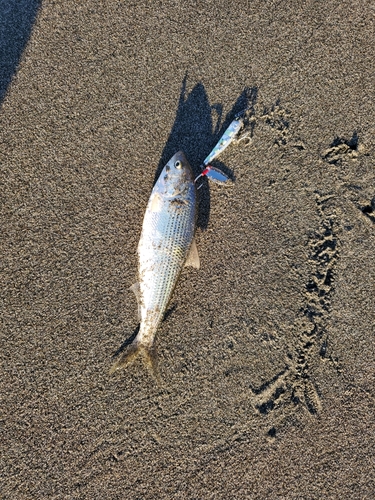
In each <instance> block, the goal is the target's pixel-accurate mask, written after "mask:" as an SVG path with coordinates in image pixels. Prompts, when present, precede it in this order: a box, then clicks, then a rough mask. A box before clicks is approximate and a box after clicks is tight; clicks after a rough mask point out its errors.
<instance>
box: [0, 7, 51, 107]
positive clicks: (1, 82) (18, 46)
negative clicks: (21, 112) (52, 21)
mask: <svg viewBox="0 0 375 500" xmlns="http://www.w3.org/2000/svg"><path fill="white" fill-rule="evenodd" d="M40 5H41V0H17V2H14V1H11V0H4V1H2V2H0V105H1V103H2V101H3V100H4V97H5V94H6V91H7V88H8V86H9V84H10V82H11V80H12V78H13V75H14V74H15V72H16V71H17V68H18V64H19V62H20V59H21V56H22V53H23V51H24V49H25V46H26V44H27V42H28V40H29V38H30V34H31V30H32V27H33V24H34V22H35V19H36V16H37V14H38V10H39V7H40Z"/></svg>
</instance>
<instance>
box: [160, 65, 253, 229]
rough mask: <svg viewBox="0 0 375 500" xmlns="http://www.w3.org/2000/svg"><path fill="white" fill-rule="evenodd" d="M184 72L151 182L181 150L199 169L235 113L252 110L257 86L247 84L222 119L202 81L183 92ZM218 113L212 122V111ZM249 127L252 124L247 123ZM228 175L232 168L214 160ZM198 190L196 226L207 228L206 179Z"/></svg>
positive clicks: (194, 167)
mask: <svg viewBox="0 0 375 500" xmlns="http://www.w3.org/2000/svg"><path fill="white" fill-rule="evenodd" d="M186 81H187V75H185V78H184V79H183V81H182V86H181V91H180V97H179V101H178V106H177V112H176V118H175V121H174V124H173V126H172V130H171V133H170V135H169V138H168V140H167V142H166V145H165V147H164V149H163V152H162V154H161V158H160V162H159V165H158V168H157V171H156V173H155V178H154V182H156V181H157V179H158V177H159V175H160V173H161V171H162V170H163V168H164V166H165V164H166V163H167V162H168V161H169V160H170V158H171V157H172V156H173V155H174V154H175V153H176V152H177V151H180V150H182V151H183V152H184V153H185V155H186V157H187V159H188V160H189V163H190V165H191V166H192V168H193V171H194V174H195V175H198V174H199V173H200V172H201V169H200V165H201V164H202V162H203V160H204V159H205V158H206V156H207V155H208V154H209V153H210V152H211V150H212V149H213V147H214V146H215V145H216V143H217V142H218V140H219V139H220V137H221V136H222V134H223V133H224V131H225V129H226V128H227V127H228V126H229V125H230V123H231V122H232V120H233V119H234V117H235V116H236V114H237V113H239V112H241V111H243V110H244V109H248V113H247V114H248V115H249V116H250V115H251V114H253V113H254V109H253V108H254V105H255V102H256V99H257V94H258V89H257V88H256V87H254V88H248V87H246V88H245V89H244V90H243V92H242V93H241V95H240V96H239V97H238V99H237V101H236V102H235V104H234V106H233V108H232V109H231V111H230V112H229V113H228V114H227V115H226V117H225V119H224V121H223V122H222V114H223V107H222V105H221V104H220V103H217V104H213V105H210V103H209V100H208V97H207V93H206V90H205V88H204V85H203V84H202V83H200V82H199V83H197V84H196V85H195V87H194V88H193V90H192V91H191V92H190V94H188V95H186ZM213 111H214V112H215V113H216V115H217V118H216V123H215V125H214V124H213V120H212V112H213ZM247 125H248V127H249V128H250V129H251V135H252V124H247ZM212 165H214V166H217V167H218V168H220V169H221V170H223V172H224V173H225V174H227V175H228V177H229V178H230V179H232V180H234V175H233V173H232V170H231V169H230V168H229V167H227V166H226V165H224V164H223V163H221V162H220V163H219V162H213V163H212ZM198 193H199V208H198V220H197V226H198V227H200V228H201V229H206V228H207V226H208V221H209V213H210V192H209V187H208V182H207V180H203V182H202V187H201V188H200V189H199V191H198Z"/></svg>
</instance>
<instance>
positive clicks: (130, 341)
mask: <svg viewBox="0 0 375 500" xmlns="http://www.w3.org/2000/svg"><path fill="white" fill-rule="evenodd" d="M140 326H141V325H138V326H137V328H136V329H135V330H134V332H133V333H132V334H131V336H130V337H128V338H127V339H126V340H124V342H123V343H122V344H121V345H120V347H119V348H118V349H117V351H116V352H115V353H114V354H113V356H112V358H113V359H114V358H117V356H119V355H120V354H121V353H122V351H124V350H125V349H126V348H127V347H128V345H130V344H131V343H132V342H133V340H134V339H135V337H136V336H137V335H138V332H139V329H140Z"/></svg>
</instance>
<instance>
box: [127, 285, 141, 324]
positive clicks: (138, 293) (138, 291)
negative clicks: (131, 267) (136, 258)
mask: <svg viewBox="0 0 375 500" xmlns="http://www.w3.org/2000/svg"><path fill="white" fill-rule="evenodd" d="M129 290H131V291H132V292H133V293H134V295H135V297H136V299H137V303H138V319H139V321H141V286H140V284H139V283H134V285H132V286H131V287H130V288H129Z"/></svg>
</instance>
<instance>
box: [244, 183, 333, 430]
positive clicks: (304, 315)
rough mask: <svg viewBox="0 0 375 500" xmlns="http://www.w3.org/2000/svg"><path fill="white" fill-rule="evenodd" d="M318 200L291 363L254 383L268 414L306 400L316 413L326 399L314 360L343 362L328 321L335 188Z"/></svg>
mask: <svg viewBox="0 0 375 500" xmlns="http://www.w3.org/2000/svg"><path fill="white" fill-rule="evenodd" d="M316 204H317V210H318V213H319V218H320V221H321V224H320V227H319V230H318V231H317V232H316V233H315V234H314V235H313V237H312V238H311V241H310V245H309V247H310V248H309V257H308V258H309V262H310V264H311V270H312V273H311V277H310V279H309V280H308V282H307V283H306V289H305V297H306V303H305V306H304V307H303V308H302V309H301V311H300V312H301V317H300V318H299V319H298V320H297V321H296V323H295V325H294V328H293V330H294V331H293V345H292V346H290V353H289V354H288V361H287V364H286V367H285V369H284V370H283V371H281V372H280V373H278V374H277V375H276V376H275V377H274V378H272V379H271V380H269V381H268V382H266V383H264V384H262V386H261V387H259V388H253V387H251V390H252V392H253V394H254V399H253V403H254V406H255V409H256V410H257V411H258V413H259V414H262V415H267V414H269V413H270V412H273V411H274V410H276V409H277V408H280V407H285V406H289V405H293V406H294V407H297V406H299V405H301V404H302V405H303V406H304V407H305V408H306V409H307V410H308V411H309V413H310V414H316V413H317V412H318V411H319V410H320V408H321V402H320V396H319V393H318V391H317V390H316V387H315V385H314V382H313V380H312V377H311V365H312V364H313V363H315V362H316V360H317V359H319V356H320V358H322V359H323V358H326V359H328V360H329V361H331V362H332V363H334V364H335V366H336V368H337V367H338V363H337V360H335V359H333V358H332V357H331V356H327V346H328V333H327V327H328V323H329V314H330V302H331V296H332V293H333V292H334V275H335V266H336V262H337V259H338V256H339V253H338V248H339V247H338V243H339V242H338V238H337V229H338V223H337V219H336V214H335V207H334V196H333V194H327V195H322V194H320V193H316ZM272 429H273V431H272ZM272 429H271V431H272V432H271V431H270V432H269V434H270V436H271V437H272V434H275V433H276V430H275V428H274V427H273V428H272Z"/></svg>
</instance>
